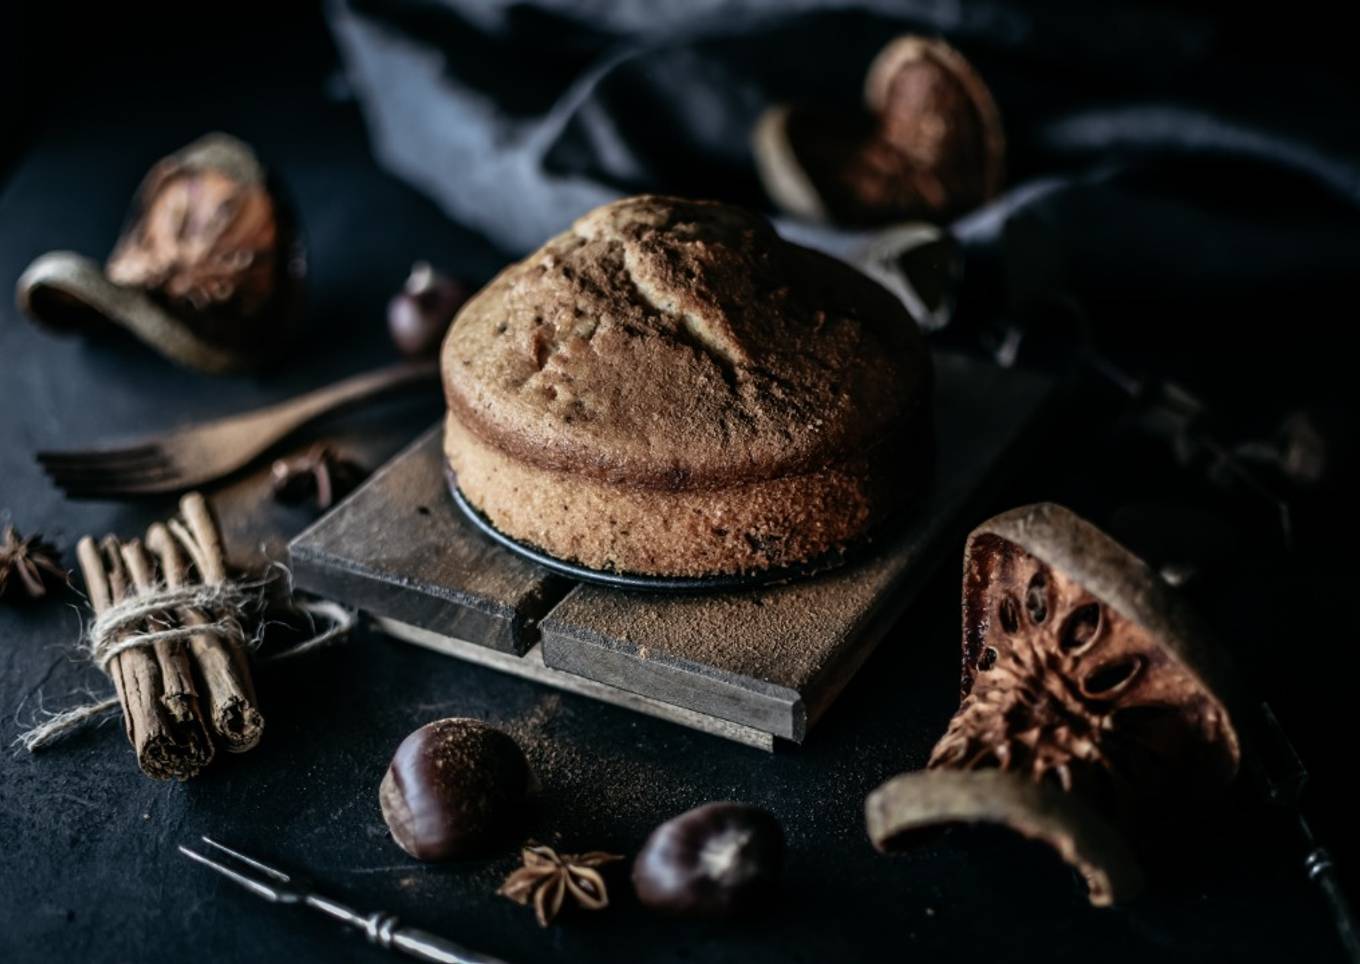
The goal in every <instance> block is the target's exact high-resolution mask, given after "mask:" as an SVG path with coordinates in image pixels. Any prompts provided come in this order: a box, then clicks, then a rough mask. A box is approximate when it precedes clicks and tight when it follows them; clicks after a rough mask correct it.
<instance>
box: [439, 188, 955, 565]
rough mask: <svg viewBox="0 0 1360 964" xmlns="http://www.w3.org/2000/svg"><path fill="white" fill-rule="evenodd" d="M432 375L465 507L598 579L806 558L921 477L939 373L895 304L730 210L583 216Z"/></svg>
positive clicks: (710, 206) (454, 344)
mask: <svg viewBox="0 0 1360 964" xmlns="http://www.w3.org/2000/svg"><path fill="white" fill-rule="evenodd" d="M442 364H443V372H444V385H445V393H446V396H447V399H448V403H449V411H450V417H449V421H448V433H447V443H446V448H447V449H448V453H449V458H450V463H451V465H452V466H453V468H454V470H455V472H456V473H457V475H458V481H459V487H460V488H461V489H462V490H463V492H464V494H465V495H466V496H467V497H468V498H469V500H470V501H471V502H472V503H473V504H474V505H476V506H477V507H478V508H480V509H481V510H482V511H483V512H484V513H485V514H486V515H487V516H488V517H489V518H490V519H491V521H492V522H493V524H495V525H496V526H497V527H498V528H500V529H501V530H502V531H504V532H506V533H507V534H509V535H511V536H514V537H516V538H520V539H523V540H526V541H529V542H531V543H533V544H535V545H537V546H539V547H541V548H543V549H545V550H547V551H548V552H550V553H552V554H554V555H558V556H561V557H563V558H568V559H573V560H576V561H579V562H582V563H584V564H585V565H588V566H592V567H595V568H613V569H617V570H622V571H632V572H645V573H657V574H662V573H665V574H684V575H698V574H702V573H714V572H734V571H743V570H751V569H760V568H768V567H772V566H783V565H790V564H794V563H797V562H802V561H805V560H807V559H810V558H813V557H815V556H817V555H820V554H822V553H824V552H825V551H827V550H828V549H831V548H835V547H836V546H839V545H843V544H844V543H845V542H847V541H849V540H850V539H853V538H854V537H855V536H857V535H858V534H860V533H861V532H863V530H864V529H865V528H867V527H868V526H869V525H871V524H873V523H874V522H876V521H877V520H878V519H879V518H881V517H882V516H883V515H884V514H886V512H887V510H888V509H889V508H891V504H890V503H892V502H893V501H894V500H896V499H898V498H899V495H898V493H904V492H905V491H906V490H907V489H909V488H912V487H914V486H915V481H916V480H917V479H918V478H919V477H920V476H921V474H922V469H923V467H924V465H923V460H924V455H923V453H924V446H923V444H922V442H923V440H924V438H925V436H926V435H928V432H929V405H928V402H929V397H930V389H931V377H930V365H929V358H928V355H927V353H926V350H925V346H924V343H923V340H922V338H921V336H920V334H919V332H918V331H917V329H916V326H915V324H914V323H913V322H912V320H911V318H910V316H909V315H908V314H907V313H906V311H905V309H904V308H903V307H902V306H901V305H900V304H899V303H898V302H897V301H896V299H894V298H893V297H892V296H891V295H889V294H888V293H887V292H886V291H884V290H883V289H881V288H879V287H878V286H877V285H876V284H874V283H873V282H872V281H869V280H868V279H867V278H865V277H863V276H862V275H860V274H859V273H857V272H855V271H853V270H852V269H850V268H848V267H846V266H845V265H843V264H841V263H840V262H837V261H835V260H833V259H830V258H827V257H825V256H823V255H820V254H817V253H814V252H812V251H808V250H806V249H803V248H800V247H797V246H795V245H792V244H788V243H786V242H784V241H782V240H781V239H780V238H779V237H778V236H777V235H776V234H775V233H774V231H773V229H772V228H771V227H770V226H769V224H768V223H767V222H766V221H765V220H764V219H762V218H760V217H758V216H756V215H753V214H750V213H747V212H745V211H742V210H739V209H736V208H731V207H727V206H724V205H720V204H715V203H710V202H696V201H685V200H678V199H674V198H664V197H650V196H646V197H638V198H630V199H626V200H623V201H619V202H616V203H614V204H610V205H606V206H604V207H602V208H599V209H597V210H595V211H593V212H591V213H590V214H588V215H586V216H585V217H583V218H581V219H580V220H579V221H577V222H576V224H575V225H573V227H572V228H571V230H569V231H567V232H565V233H564V234H561V235H559V236H558V237H556V238H554V239H552V240H551V241H549V242H548V243H547V244H546V245H544V246H543V247H542V248H541V249H539V250H538V251H537V252H535V253H534V254H532V255H530V256H529V257H528V258H526V259H525V260H523V261H521V262H519V263H517V264H515V265H512V266H510V267H509V268H507V269H506V270H505V271H503V272H501V274H500V275H499V276H497V277H496V278H495V279H494V280H493V281H492V282H491V283H490V284H489V285H487V287H486V288H484V289H483V290H482V291H481V292H480V293H479V294H478V295H477V296H476V297H474V298H473V299H472V300H471V301H469V302H468V303H467V305H465V306H464V308H463V310H462V311H461V312H460V313H459V315H458V317H457V319H455V321H454V324H453V327H452V328H451V330H450V332H449V335H448V337H447V338H446V340H445V342H444V348H443V356H442ZM890 481H891V482H892V483H894V484H893V485H889V484H888V483H889V482H890ZM667 514H669V515H670V516H671V518H669V519H662V518H660V517H661V516H664V515H667ZM649 518H650V521H648V520H649Z"/></svg>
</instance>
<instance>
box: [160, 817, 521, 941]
mask: <svg viewBox="0 0 1360 964" xmlns="http://www.w3.org/2000/svg"><path fill="white" fill-rule="evenodd" d="M201 839H202V840H203V842H204V843H205V844H207V845H208V846H209V847H212V848H213V849H215V850H217V851H220V852H221V853H223V854H226V855H227V856H228V857H230V858H232V859H234V860H235V861H236V862H237V863H238V864H240V865H242V866H243V868H244V869H240V870H238V869H236V868H235V867H230V866H228V865H227V864H225V863H222V862H221V861H218V860H214V859H213V858H212V857H209V856H206V855H205V854H201V853H199V852H198V851H197V850H190V849H189V848H188V847H185V846H183V845H181V846H180V848H179V852H180V853H182V854H184V856H186V857H188V858H189V859H190V860H195V861H197V862H198V863H200V864H202V865H203V866H205V867H211V868H212V869H213V870H215V871H217V872H218V873H219V874H221V875H222V876H224V877H226V878H227V879H228V880H231V881H234V882H236V883H238V884H240V885H241V886H242V887H244V888H245V889H246V890H248V891H250V892H251V893H252V894H254V895H255V896H256V897H263V898H264V899H265V900H267V901H269V902H270V903H273V904H297V905H300V906H304V907H310V908H312V909H313V910H319V911H321V913H323V914H325V915H326V916H327V917H331V918H334V919H335V920H338V921H340V922H341V923H342V924H348V925H349V926H351V927H354V928H357V929H358V930H360V931H361V932H362V933H363V935H364V936H365V937H366V938H368V941H369V943H370V944H377V945H378V946H379V947H382V948H386V949H387V950H397V951H401V952H402V953H403V954H409V955H410V956H411V957H415V958H419V959H420V960H422V961H436V962H438V964H505V962H504V961H501V960H500V959H499V958H495V957H488V956H486V955H485V954H478V953H477V952H475V951H469V950H467V949H466V948H464V947H460V946H459V945H457V944H455V943H453V942H452V941H447V940H445V939H444V938H442V937H439V936H437V935H435V934H430V933H428V932H426V931H422V930H418V929H416V928H414V927H402V926H400V925H399V924H398V923H397V918H396V917H395V916H393V915H392V914H387V913H384V912H382V911H374V912H373V913H371V914H361V913H359V912H358V911H356V910H354V909H352V908H350V907H346V906H345V905H344V904H342V903H340V902H339V901H336V900H332V899H331V898H329V897H324V896H322V895H321V894H318V893H317V892H316V891H315V890H313V889H312V885H311V882H310V881H308V880H306V879H304V878H301V877H294V876H291V875H289V874H286V873H284V872H283V871H282V870H279V869H278V868H277V867H271V866H269V865H268V864H266V863H264V862H263V861H260V860H256V859H255V858H254V857H247V856H246V855H245V854H243V853H241V852H239V851H236V850H232V849H231V848H230V847H228V846H226V845H225V844H220V843H218V842H217V841H216V840H213V839H212V838H211V837H207V836H205V837H203V838H201ZM250 871H255V873H253V874H252V873H250Z"/></svg>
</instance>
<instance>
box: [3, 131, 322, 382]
mask: <svg viewBox="0 0 1360 964" xmlns="http://www.w3.org/2000/svg"><path fill="white" fill-rule="evenodd" d="M305 270H306V259H305V257H304V254H303V249H302V244H301V241H300V239H299V234H298V231H297V229H296V222H295V220H294V218H293V217H292V214H291V211H290V209H289V207H288V205H287V204H286V203H285V202H284V201H283V199H282V195H281V192H280V191H279V190H278V188H277V185H276V184H275V183H274V182H273V181H272V180H271V179H270V178H269V177H268V176H267V174H266V172H265V169H264V167H263V166H262V165H261V163H260V161H259V159H258V158H257V157H256V156H255V153H254V152H253V151H252V150H251V149H250V147H248V146H247V145H246V144H245V143H243V142H242V141H239V140H237V139H236V138H234V137H231V136H229V135H226V134H209V135H208V136H206V137H203V138H201V139H199V140H198V141H195V142H194V143H193V144H190V145H189V146H188V147H186V148H184V149H183V150H181V151H178V152H176V153H174V154H172V155H170V156H169V157H167V158H165V159H163V160H162V161H160V162H159V163H157V164H156V165H155V166H154V167H153V168H152V169H151V171H150V173H148V174H147V176H146V178H145V180H143V182H142V185H141V187H140V188H139V189H138V191H137V195H136V197H135V198H134V200H133V203H132V209H131V211H130V214H129V218H128V224H127V227H126V228H125V229H124V231H123V234H122V237H120V238H119V240H118V243H117V244H116V246H115V247H114V250H113V253H112V254H111V255H110V256H109V260H108V263H107V264H106V265H105V266H104V268H103V269H101V268H100V266H99V265H98V264H96V263H95V262H93V261H91V260H90V259H89V258H86V257H84V256H82V255H78V254H75V253H72V252H69V251H52V252H49V253H47V254H45V255H43V256H41V257H40V258H38V259H37V260H35V261H34V262H33V263H32V264H31V265H29V267H28V269H27V270H25V272H24V274H23V275H22V276H21V277H20V279H19V284H18V290H17V300H18V304H19V307H20V308H21V309H22V310H24V311H25V312H26V313H27V314H29V315H30V316H32V317H33V318H34V319H36V320H38V321H39V322H41V323H43V324H45V325H47V326H48V327H50V328H53V329H56V330H60V331H70V330H90V329H98V328H105V327H107V325H108V324H109V323H112V324H116V325H120V326H122V327H123V328H126V329H127V330H129V331H130V332H132V333H133V334H134V335H136V336H137V337H138V338H140V339H141V340H142V341H144V342H146V343H147V344H148V345H150V346H151V347H152V348H154V349H156V350H157V351H159V352H161V353H162V354H163V355H166V356H167V357H169V358H170V359H171V360H173V361H175V362H177V363H179V364H182V365H186V366H188V367H190V368H196V369H198V370H200V371H207V372H226V371H235V370H240V369H248V368H253V367H258V366H260V365H263V364H267V363H268V362H270V361H273V360H275V359H276V358H277V357H278V356H279V355H280V354H281V353H282V351H283V350H284V349H285V348H286V347H287V343H288V334H289V331H290V329H291V327H292V324H293V322H294V321H295V320H296V319H297V317H298V314H299V309H300V307H301V291H302V279H303V275H304V274H305Z"/></svg>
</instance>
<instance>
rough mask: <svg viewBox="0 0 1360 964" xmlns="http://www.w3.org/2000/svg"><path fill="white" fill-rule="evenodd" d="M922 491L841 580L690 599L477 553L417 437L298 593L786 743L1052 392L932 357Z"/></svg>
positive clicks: (722, 730) (617, 696)
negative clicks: (930, 473)
mask: <svg viewBox="0 0 1360 964" xmlns="http://www.w3.org/2000/svg"><path fill="white" fill-rule="evenodd" d="M935 362H936V376H937V388H936V401H935V407H936V430H937V437H938V449H937V456H936V459H937V461H936V465H935V470H934V471H935V478H934V484H933V486H932V487H931V489H930V491H929V493H928V494H927V495H926V496H925V498H924V499H923V501H922V504H921V505H920V507H919V509H918V510H917V511H916V512H915V513H913V514H912V515H911V517H910V518H909V519H908V520H907V521H906V522H905V523H904V524H903V525H902V526H900V527H899V528H898V529H897V530H896V531H894V532H893V533H892V534H891V536H890V537H887V536H885V537H883V538H881V540H880V542H879V543H878V544H877V545H872V546H871V547H870V550H869V551H868V552H867V553H865V554H864V555H863V556H861V557H860V558H859V559H858V560H857V561H856V562H854V563H852V564H850V565H847V566H845V567H843V568H841V569H837V570H834V571H832V572H828V573H824V574H822V575H819V576H815V577H812V578H809V579H806V580H802V581H799V582H794V583H789V584H787V585H782V586H774V587H765V588H761V589H752V590H745V591H734V592H722V593H708V594H701V595H661V594H654V593H640V592H624V591H620V590H616V589H607V588H602V587H599V586H589V585H584V584H576V583H573V582H571V581H570V580H566V579H563V578H562V577H559V576H555V575H552V574H549V573H548V572H546V571H545V570H542V569H540V568H538V567H537V566H535V565H533V564H531V563H528V562H525V561H523V560H521V559H519V558H518V557H516V556H513V555H511V554H510V553H508V552H507V551H505V550H503V549H501V548H499V547H498V546H496V545H494V544H493V543H491V542H490V541H489V540H487V539H486V538H485V537H483V536H482V535H480V534H479V533H478V532H477V531H476V530H475V529H473V528H472V526H471V525H470V524H469V523H468V522H466V521H465V520H464V519H463V517H462V516H461V515H460V514H459V513H458V511H457V510H456V509H455V507H454V505H453V502H452V499H451V498H450V496H449V494H448V491H447V489H446V487H445V480H444V471H443V464H444V460H443V455H442V452H441V446H440V432H439V430H438V428H433V429H431V430H430V431H429V432H427V433H426V434H425V435H423V436H422V437H421V438H419V439H417V440H416V441H415V442H414V443H413V444H412V445H411V446H410V447H408V448H407V449H406V450H405V451H403V452H402V453H400V454H399V455H397V456H396V457H395V458H394V459H393V460H392V461H391V462H389V463H388V464H387V465H386V466H385V467H384V468H383V469H381V470H380V471H379V472H377V473H376V474H375V475H374V476H373V477H372V478H370V479H369V480H368V482H366V483H365V484H364V485H363V486H362V487H361V488H360V489H359V490H358V491H357V492H355V493H354V494H353V495H351V496H350V497H349V498H348V499H347V500H345V501H344V502H342V503H341V504H340V505H339V506H337V507H336V508H335V509H334V510H333V511H332V512H331V513H329V514H328V515H326V516H325V517H323V518H322V519H320V520H319V521H318V522H317V523H316V524H314V525H313V526H312V527H311V528H309V529H308V530H306V531H305V532H303V533H302V534H301V535H299V536H298V537H297V538H296V539H294V540H293V542H292V544H291V545H290V546H289V550H290V555H291V559H292V568H293V578H294V581H295V584H296V585H297V586H298V587H299V588H301V589H306V590H309V591H311V592H315V593H317V594H319V595H322V596H325V597H328V598H331V599H336V600H339V601H341V602H344V603H345V604H347V605H351V606H357V607H358V608H360V609H362V610H365V611H366V612H368V613H370V614H371V615H373V616H375V617H377V618H378V620H379V622H380V624H381V625H383V626H384V627H385V628H386V629H387V631H388V632H390V633H392V634H393V635H395V636H398V637H400V638H403V639H407V640H410V641H412V642H416V643H419V644H421V645H425V646H429V647H432V648H435V649H439V650H441V651H443V652H447V653H449V654H451V655H454V656H458V657H460V658H464V659H469V658H470V659H474V661H476V662H480V663H483V664H485V665H490V666H493V667H496V668H500V669H502V670H505V671H508V672H514V673H516V674H517V675H520V676H526V677H529V678H531V679H536V680H539V681H540V682H543V683H546V684H548V685H551V686H557V687H560V688H564V689H570V690H572V691H574V692H579V693H583V694H584V695H588V696H592V697H594V698H597V699H601V700H605V701H607V702H612V703H617V704H620V705H624V706H628V707H630V708H632V709H635V710H638V711H640V712H646V713H650V714H651V715H655V716H661V717H664V718H668V719H672V720H674V721H675V722H678V723H682V724H684V725H687V726H691V727H695V728H697V729H703V730H707V731H709V732H713V733H715V734H717V735H720V736H724V737H727V738H729V739H736V740H739V741H741V742H744V743H748V744H751V745H754V746H762V747H765V748H767V749H768V748H771V747H772V746H773V743H774V738H775V737H778V738H782V739H787V740H792V741H794V742H801V741H802V740H803V739H804V737H805V736H806V735H807V732H808V730H809V728H810V727H811V726H812V725H813V723H815V722H816V720H817V718H818V717H819V716H821V714H822V713H823V712H824V711H825V710H826V708H827V707H828V706H830V705H831V703H832V701H833V700H834V699H835V697H836V695H837V694H838V693H839V692H840V690H841V689H842V688H843V687H844V686H845V684H846V683H847V682H848V681H849V680H850V678H851V677H852V676H853V675H854V673H855V671H856V670H858V669H859V667H860V666H861V665H862V664H863V662H864V660H865V659H867V658H868V656H869V654H870V653H871V652H872V651H873V649H874V647H875V645H877V643H878V641H879V639H880V638H881V637H882V636H883V634H884V632H885V631H886V630H887V629H888V628H889V627H890V626H891V625H892V624H893V623H894V622H895V621H896V620H897V618H898V616H900V615H901V613H902V611H903V610H904V609H905V608H906V606H907V605H908V603H909V602H910V601H911V598H912V595H913V594H914V593H915V592H916V590H917V589H919V588H920V586H921V585H922V584H923V583H924V582H925V580H926V578H927V577H928V576H929V575H930V573H931V572H932V571H933V570H934V567H935V566H936V565H940V564H949V563H951V562H952V563H955V564H957V562H958V560H957V559H948V558H945V557H946V556H947V555H948V553H947V552H946V551H944V550H945V547H946V546H947V545H948V544H949V540H951V539H953V540H956V541H958V540H961V537H962V535H963V534H964V533H965V532H966V531H967V530H968V529H969V528H970V527H971V526H972V525H973V524H974V523H976V522H977V521H978V520H977V519H975V518H973V513H972V511H971V510H972V507H973V506H976V505H978V504H979V503H980V501H981V500H983V499H985V498H986V497H987V496H988V495H989V494H991V493H992V492H993V491H994V489H995V487H996V486H997V485H999V484H1000V482H1001V481H1002V480H1003V478H1004V476H1005V474H1006V472H1007V470H1008V469H1009V468H1010V467H1011V466H1012V465H1013V463H1014V459H1013V458H1012V456H1013V455H1014V454H1015V451H1016V449H1017V443H1019V442H1020V440H1021V439H1022V438H1023V437H1024V436H1025V434H1026V433H1027V432H1029V431H1031V430H1032V429H1034V428H1035V426H1036V425H1037V423H1038V422H1039V416H1040V414H1041V412H1042V410H1043V408H1044V406H1045V403H1046V402H1047V401H1048V400H1049V399H1050V397H1051V396H1052V394H1053V392H1052V383H1051V382H1050V381H1048V380H1047V379H1045V378H1041V377H1039V376H1036V375H1032V374H1029V373H1024V372H1016V371H1007V370H1004V369H1000V368H996V367H995V366H992V365H989V364H987V363H985V362H982V361H978V360H974V359H969V358H964V357H962V356H955V355H943V354H941V355H937V356H936V359H935Z"/></svg>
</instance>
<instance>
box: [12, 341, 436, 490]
mask: <svg viewBox="0 0 1360 964" xmlns="http://www.w3.org/2000/svg"><path fill="white" fill-rule="evenodd" d="M438 373H439V367H438V364H437V363H436V362H433V361H421V362H403V363H402V364H399V365H392V366H389V367H387V368H379V369H377V370H376V371H371V372H365V373H364V374H361V375H354V376H352V377H350V378H346V379H344V380H343V381H339V382H336V383H335V384H333V385H328V386H326V387H325V388H319V389H317V390H315V391H312V392H308V393H307V394H305V395H299V396H298V397H297V398H294V399H291V400H289V401H286V402H281V403H279V404H277V405H270V406H269V407H267V408H261V409H258V410H256V411H253V412H246V413H245V414H243V415H233V416H231V417H229V418H223V419H218V420H217V421H213V422H206V423H203V424H201V425H195V426H190V427H188V428H182V429H178V430H175V431H172V432H167V433H165V434H163V435H155V436H149V437H146V438H141V439H136V440H132V441H129V442H126V443H124V444H122V445H118V446H113V447H109V448H100V449H88V450H84V451H72V452H39V453H38V454H37V459H38V462H39V464H41V465H42V467H43V470H44V471H46V472H47V474H48V475H49V476H50V477H51V479H52V481H53V482H55V483H56V484H57V487H58V488H60V489H62V490H63V491H64V492H65V493H66V495H67V496H68V497H69V498H72V499H117V498H122V497H124V496H142V495H157V494H161V493H166V492H182V491H185V490H188V489H193V488H197V487H198V486H201V485H203V484H205V483H207V482H212V481H214V480H216V479H220V478H222V477H223V476H225V475H229V474H231V473H232V472H235V471H236V470H237V469H239V468H242V467H244V466H245V465H247V464H249V463H250V462H252V461H254V460H255V459H256V458H258V457H259V456H260V455H262V454H263V453H264V452H265V451H267V450H268V449H270V448H271V447H272V446H274V445H276V444H277V443H279V442H280V441H282V440H283V439H284V438H286V437H287V436H289V435H291V434H292V433H293V432H295V431H297V430H298V429H299V428H302V427H303V426H304V425H307V424H309V423H310V422H313V421H315V420H316V419H318V418H320V417H321V416H323V415H329V414H330V413H332V412H334V411H336V410H337V409H340V408H343V407H345V406H348V405H353V404H355V403H357V402H361V401H365V400H367V399H370V398H374V397H376V396H378V395H382V394H385V393H387V392H391V391H395V390H397V389H400V388H406V387H409V386H412V385H419V384H424V383H426V382H432V381H435V380H436V378H437V376H438Z"/></svg>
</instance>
